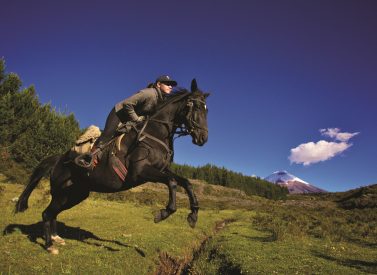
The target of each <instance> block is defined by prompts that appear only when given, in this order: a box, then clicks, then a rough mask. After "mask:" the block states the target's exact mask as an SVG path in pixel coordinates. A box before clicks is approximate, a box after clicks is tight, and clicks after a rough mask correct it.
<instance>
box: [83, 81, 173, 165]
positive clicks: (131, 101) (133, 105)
mask: <svg viewBox="0 0 377 275" xmlns="http://www.w3.org/2000/svg"><path fill="white" fill-rule="evenodd" d="M175 86H177V81H175V80H173V79H172V78H170V77H169V76H168V75H161V76H159V77H158V78H157V79H156V81H155V82H154V83H153V84H152V85H148V88H146V89H142V90H140V91H138V92H137V93H135V94H134V95H132V96H130V97H128V98H126V99H124V100H123V101H121V102H119V103H117V104H115V106H114V108H113V109H112V110H111V111H110V113H109V115H108V116H107V119H106V124H105V129H104V130H103V132H102V134H101V136H100V137H99V138H98V139H97V141H96V142H95V144H94V146H93V149H92V153H90V154H86V156H85V157H83V158H81V159H80V161H79V162H78V163H77V164H78V165H80V166H82V167H85V168H90V167H91V162H92V157H93V156H94V155H95V154H96V155H97V154H98V155H100V153H101V151H102V149H103V148H104V146H105V145H106V144H108V143H109V141H110V140H111V139H112V138H113V137H114V136H115V133H116V130H117V128H118V126H119V124H120V123H126V122H129V121H131V122H135V123H139V122H142V121H144V119H145V116H147V115H150V114H152V113H153V112H154V110H155V108H156V106H157V104H158V103H159V102H161V101H162V100H164V98H165V97H166V96H167V95H169V94H170V93H171V92H172V90H173V87H175Z"/></svg>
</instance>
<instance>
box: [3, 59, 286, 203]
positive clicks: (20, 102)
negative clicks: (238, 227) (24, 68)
mask: <svg viewBox="0 0 377 275" xmlns="http://www.w3.org/2000/svg"><path fill="white" fill-rule="evenodd" d="M5 69H6V67H5V61H4V59H0V172H1V173H3V174H5V175H6V176H7V177H9V178H11V179H13V180H15V181H17V182H22V183H25V182H26V181H27V179H28V175H29V174H30V172H31V171H32V169H33V168H34V167H35V166H36V165H37V164H38V163H39V162H40V161H41V160H42V159H44V158H46V157H47V156H50V155H54V154H61V153H64V152H65V151H66V150H67V149H69V148H70V147H72V145H73V144H74V141H75V140H76V139H77V137H78V136H79V135H80V133H81V132H82V131H81V130H80V127H79V123H78V122H77V120H76V118H75V116H74V114H72V113H70V114H66V113H62V112H59V111H57V110H56V109H54V108H52V107H51V105H50V104H41V103H40V102H39V99H38V97H37V95H36V91H35V88H34V86H30V87H27V88H22V81H21V79H20V77H19V76H18V75H17V74H15V73H6V71H5ZM171 168H172V170H173V171H174V172H176V173H177V174H179V175H181V176H183V177H186V178H192V179H201V180H204V181H206V182H208V183H210V184H217V185H222V186H227V187H233V188H237V189H241V190H243V191H245V192H246V193H247V194H253V195H259V196H263V197H267V198H272V199H279V198H283V197H285V195H286V194H287V193H288V191H287V189H286V188H282V187H280V186H277V185H274V184H271V183H269V182H267V181H264V180H262V179H260V178H257V177H249V176H244V175H242V174H241V173H235V172H232V171H230V170H228V169H225V168H218V167H216V166H214V165H210V164H207V165H205V166H202V167H192V166H189V165H179V164H174V163H173V164H172V167H171Z"/></svg>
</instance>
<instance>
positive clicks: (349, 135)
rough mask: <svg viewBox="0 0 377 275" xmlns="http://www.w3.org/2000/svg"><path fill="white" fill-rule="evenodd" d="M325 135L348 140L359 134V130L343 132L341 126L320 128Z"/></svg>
mask: <svg viewBox="0 0 377 275" xmlns="http://www.w3.org/2000/svg"><path fill="white" fill-rule="evenodd" d="M319 131H320V132H321V134H322V135H323V136H328V137H331V138H335V139H336V140H339V141H344V142H347V141H348V140H350V139H351V138H352V137H354V136H356V135H358V134H359V132H356V133H341V132H340V129H339V128H327V129H321V130H319Z"/></svg>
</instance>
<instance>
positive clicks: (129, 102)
mask: <svg viewBox="0 0 377 275" xmlns="http://www.w3.org/2000/svg"><path fill="white" fill-rule="evenodd" d="M154 97H155V95H154V92H153V93H152V92H151V91H150V90H149V89H145V90H141V91H139V92H137V93H136V94H134V95H132V96H130V97H129V98H126V99H125V100H123V101H121V102H119V103H117V104H116V105H115V112H116V113H117V115H118V117H119V119H120V120H121V121H122V122H123V123H124V122H127V121H138V120H139V115H138V114H137V113H136V111H135V108H136V109H145V107H148V106H146V105H149V103H150V101H153V100H155V99H154ZM140 115H142V114H140Z"/></svg>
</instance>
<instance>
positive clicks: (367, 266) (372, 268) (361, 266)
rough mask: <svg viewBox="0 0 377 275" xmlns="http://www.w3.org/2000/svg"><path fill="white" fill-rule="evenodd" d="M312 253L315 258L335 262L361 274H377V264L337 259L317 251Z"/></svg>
mask: <svg viewBox="0 0 377 275" xmlns="http://www.w3.org/2000/svg"><path fill="white" fill-rule="evenodd" d="M312 253H313V255H314V256H316V257H319V258H322V259H325V260H329V261H333V262H336V263H337V264H339V265H343V266H347V267H353V268H356V269H358V270H361V271H363V272H368V273H377V262H368V261H361V260H354V259H339V258H336V257H333V256H330V255H326V254H324V253H322V252H319V251H313V252H312Z"/></svg>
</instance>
